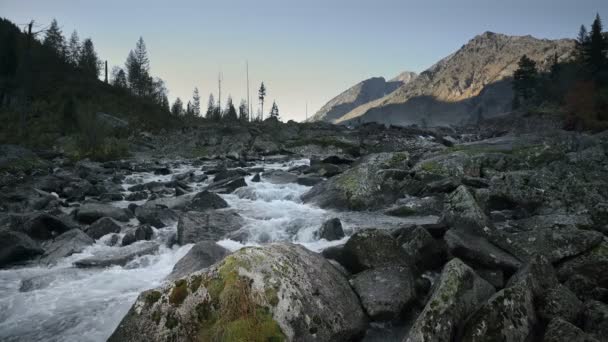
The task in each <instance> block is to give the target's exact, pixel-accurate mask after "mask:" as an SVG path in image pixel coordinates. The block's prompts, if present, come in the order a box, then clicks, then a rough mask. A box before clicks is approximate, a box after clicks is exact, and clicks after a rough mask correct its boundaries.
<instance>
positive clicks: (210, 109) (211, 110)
mask: <svg viewBox="0 0 608 342" xmlns="http://www.w3.org/2000/svg"><path fill="white" fill-rule="evenodd" d="M214 113H215V98H214V97H213V94H209V101H207V113H205V117H206V118H207V119H213V114H214Z"/></svg>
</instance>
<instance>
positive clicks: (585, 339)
mask: <svg viewBox="0 0 608 342" xmlns="http://www.w3.org/2000/svg"><path fill="white" fill-rule="evenodd" d="M600 341H602V340H596V339H595V338H593V337H592V336H590V335H588V334H586V333H585V332H584V331H582V330H581V329H580V328H579V327H577V326H576V325H574V324H572V323H569V322H568V321H565V320H563V319H561V318H559V317H556V318H554V319H553V320H551V322H549V325H547V329H546V332H545V336H544V337H543V342H600Z"/></svg>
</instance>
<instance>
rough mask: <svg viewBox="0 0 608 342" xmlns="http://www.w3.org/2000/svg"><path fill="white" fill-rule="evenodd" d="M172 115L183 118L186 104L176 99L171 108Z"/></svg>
mask: <svg viewBox="0 0 608 342" xmlns="http://www.w3.org/2000/svg"><path fill="white" fill-rule="evenodd" d="M171 114H173V115H175V116H181V115H183V114H184V103H183V102H182V100H181V99H180V98H179V97H178V98H176V99H175V102H173V106H171Z"/></svg>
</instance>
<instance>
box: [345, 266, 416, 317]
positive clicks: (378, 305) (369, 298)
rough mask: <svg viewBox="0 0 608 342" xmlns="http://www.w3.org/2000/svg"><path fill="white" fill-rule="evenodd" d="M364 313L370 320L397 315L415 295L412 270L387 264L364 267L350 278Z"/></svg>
mask: <svg viewBox="0 0 608 342" xmlns="http://www.w3.org/2000/svg"><path fill="white" fill-rule="evenodd" d="M350 283H351V285H352V286H353V289H354V290H355V292H356V293H357V295H359V298H360V299H361V305H363V308H364V309H365V312H366V313H367V314H368V316H369V317H370V318H372V319H373V320H376V321H377V320H392V319H395V318H398V317H399V316H400V314H401V313H402V312H403V311H404V310H405V309H406V308H407V306H408V304H410V303H411V302H412V301H414V299H415V298H416V285H415V282H414V276H413V275H412V271H411V270H410V269H409V268H408V267H403V266H387V267H378V268H373V269H369V270H365V271H363V272H361V273H358V274H356V275H355V276H354V277H353V278H352V279H351V280H350Z"/></svg>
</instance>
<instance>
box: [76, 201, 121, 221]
mask: <svg viewBox="0 0 608 342" xmlns="http://www.w3.org/2000/svg"><path fill="white" fill-rule="evenodd" d="M102 217H109V218H113V219H115V220H116V221H120V222H127V221H129V218H130V215H129V213H128V212H127V210H125V209H122V208H117V207H114V206H111V205H108V204H101V203H86V204H84V205H82V206H81V207H80V208H78V209H77V211H76V219H77V220H78V221H80V222H84V223H93V222H95V221H97V220H98V219H100V218H102Z"/></svg>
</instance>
